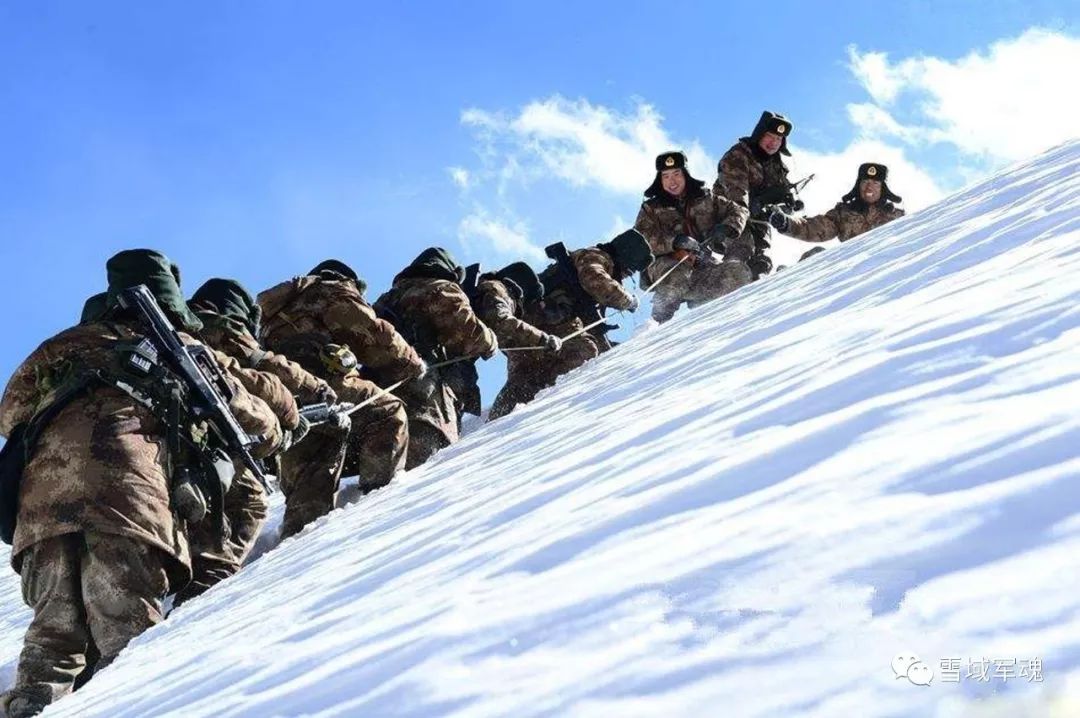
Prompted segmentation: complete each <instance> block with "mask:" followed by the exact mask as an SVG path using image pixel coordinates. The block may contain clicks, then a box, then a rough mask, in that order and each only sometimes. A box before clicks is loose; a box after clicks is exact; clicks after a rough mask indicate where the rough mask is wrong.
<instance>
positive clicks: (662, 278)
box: [642, 255, 690, 294]
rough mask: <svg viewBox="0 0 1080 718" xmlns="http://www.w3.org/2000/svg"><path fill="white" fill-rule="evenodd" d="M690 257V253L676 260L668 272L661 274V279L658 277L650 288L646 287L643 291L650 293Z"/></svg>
mask: <svg viewBox="0 0 1080 718" xmlns="http://www.w3.org/2000/svg"><path fill="white" fill-rule="evenodd" d="M688 259H690V255H686V256H685V257H683V258H682V259H680V260H679V261H678V262H676V263H675V264H674V265H672V267H671V269H669V270H667V271H666V272H664V273H663V274H661V275H660V278H659V279H657V280H656V281H655V282H653V283H652V284H651V285H649V288H648V289H644V290H642V291H644V292H645V293H646V294H648V293H649V292H651V291H652V290H654V289H656V285H658V284H660V282H662V281H664V280H665V279H667V278H668V276H669V275H670V274H671V273H672V272H674V271H675V270H676V269H678V268H679V265H680V264H682V263H683V262H685V261H686V260H688Z"/></svg>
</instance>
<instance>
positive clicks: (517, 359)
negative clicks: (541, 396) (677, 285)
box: [488, 233, 648, 420]
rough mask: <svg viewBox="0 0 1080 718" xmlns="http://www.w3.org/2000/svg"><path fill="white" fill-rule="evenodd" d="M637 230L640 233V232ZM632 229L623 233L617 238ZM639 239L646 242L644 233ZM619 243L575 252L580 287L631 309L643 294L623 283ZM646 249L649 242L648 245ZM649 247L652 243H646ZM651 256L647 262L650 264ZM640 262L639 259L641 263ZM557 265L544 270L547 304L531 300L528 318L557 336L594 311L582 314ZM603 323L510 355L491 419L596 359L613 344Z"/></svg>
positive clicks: (605, 303) (602, 303) (603, 303)
mask: <svg viewBox="0 0 1080 718" xmlns="http://www.w3.org/2000/svg"><path fill="white" fill-rule="evenodd" d="M635 234H637V233H635ZM624 236H628V233H627V234H624V235H620V237H619V238H617V239H616V241H618V240H620V239H621V238H622V237H624ZM638 237H639V239H638V241H639V242H641V243H642V244H643V245H644V244H645V243H644V241H643V240H642V239H640V235H638ZM612 245H613V243H607V244H601V245H598V246H596V247H589V248H586V249H579V250H576V251H574V252H571V253H570V260H571V262H572V263H573V266H574V270H575V272H576V275H577V276H576V279H577V282H578V284H579V285H580V288H581V289H582V290H584V292H585V294H586V295H588V296H589V297H590V298H591V299H592V300H593V301H594V302H595V303H596V304H597V305H599V307H601V308H603V307H610V308H612V309H617V310H627V309H631V308H633V307H635V306H636V304H637V300H636V299H634V297H633V295H631V294H630V293H629V292H627V291H626V290H625V289H623V286H622V281H621V278H622V276H623V274H624V273H626V274H628V273H629V271H628V269H629V268H628V269H627V270H621V271H620V270H619V269H617V268H616V260H615V256H616V250H615V248H614V247H613V246H612ZM643 249H644V246H643ZM645 251H646V252H647V249H645ZM647 265H648V262H647V261H646V262H644V266H647ZM635 266H636V265H635ZM556 274H557V267H556V266H552V267H549V268H548V269H547V270H545V271H544V272H543V273H542V274H541V275H540V277H541V279H542V280H543V282H544V287H545V292H546V293H545V296H544V306H543V308H540V307H538V306H535V305H530V306H529V307H528V308H527V310H526V312H525V315H524V320H525V321H526V322H527V323H528V324H531V325H532V326H534V327H536V328H537V329H539V330H541V331H543V332H547V333H548V334H552V335H554V336H557V337H566V336H569V335H570V334H574V333H575V332H578V331H580V330H581V329H583V328H584V327H585V326H587V325H588V324H590V323H592V321H593V319H592V317H586V316H582V315H581V313H580V311H579V308H580V304H579V302H578V301H576V299H575V297H574V296H573V292H572V288H569V287H567V286H565V284H564V283H562V282H560V281H558V280H556V279H555V276H556ZM604 331H605V330H604V328H603V327H599V328H596V329H593V330H591V331H589V332H585V333H584V334H578V335H577V336H575V337H573V338H571V339H568V340H566V341H564V342H563V343H562V347H561V348H560V349H559V351H557V352H550V351H544V352H511V353H510V354H509V355H508V356H507V359H506V384H505V385H504V386H503V388H502V389H501V390H500V391H499V394H498V396H496V397H495V402H494V403H493V404H492V406H491V412H490V413H489V414H488V419H489V420H493V419H498V418H500V417H502V416H505V415H507V414H509V413H510V412H511V411H513V409H514V407H515V406H517V405H518V404H527V403H528V402H530V401H532V400H533V399H534V398H536V395H537V394H538V393H539V392H540V391H541V390H542V389H545V388H547V387H549V386H554V385H555V382H556V381H557V380H558V378H559V377H560V376H562V375H563V374H567V373H569V372H571V371H573V370H574V369H577V368H578V367H579V366H581V365H582V364H584V363H585V362H587V361H589V360H590V359H595V358H596V357H597V356H599V355H600V353H601V352H603V351H607V350H608V349H610V348H611V343H610V342H609V341H608V339H607V337H605V336H604Z"/></svg>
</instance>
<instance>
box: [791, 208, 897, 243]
mask: <svg viewBox="0 0 1080 718" xmlns="http://www.w3.org/2000/svg"><path fill="white" fill-rule="evenodd" d="M903 216H904V210H902V209H900V208H899V207H896V206H894V205H893V204H892V203H891V202H879V203H877V204H871V205H865V204H863V203H862V202H838V203H837V204H836V206H835V207H833V208H832V209H830V210H829V211H828V212H826V213H825V214H819V215H817V216H814V217H792V218H791V220H790V221H789V223H788V228H787V230H786V231H785V232H784V234H788V235H790V236H792V237H795V238H796V239H801V240H803V241H805V242H828V241H829V240H830V239H835V238H837V237H839V238H840V241H841V242H846V241H848V240H849V239H851V238H852V237H857V236H859V235H860V234H863V233H865V232H869V231H870V230H871V229H874V228H875V227H880V226H881V225H883V224H887V223H888V222H892V221H893V220H894V219H899V218H900V217H903Z"/></svg>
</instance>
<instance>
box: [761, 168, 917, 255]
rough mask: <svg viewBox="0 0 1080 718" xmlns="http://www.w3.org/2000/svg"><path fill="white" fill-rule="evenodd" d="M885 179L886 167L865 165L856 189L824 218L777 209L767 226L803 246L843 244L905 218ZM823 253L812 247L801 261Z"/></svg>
mask: <svg viewBox="0 0 1080 718" xmlns="http://www.w3.org/2000/svg"><path fill="white" fill-rule="evenodd" d="M888 177H889V168H888V167H886V166H885V165H883V164H878V163H877V162H864V163H863V164H861V165H859V174H858V175H857V176H856V178H855V186H854V187H852V188H851V191H850V192H848V193H847V194H845V195H844V196H843V197H841V198H840V201H839V202H838V203H837V204H836V206H835V207H833V208H832V209H830V210H829V211H828V212H826V213H825V214H819V215H817V216H815V217H792V216H790V215H789V214H788V213H787V212H785V211H784V210H783V209H782V208H779V207H777V208H774V209H772V210H771V211H770V212H769V224H771V225H772V226H773V227H775V228H776V229H777V231H779V232H782V233H783V234H786V235H789V236H791V237H795V238H796V239H801V240H803V241H804V242H828V241H829V240H830V239H833V238H836V237H839V239H840V241H841V242H846V241H848V240H849V239H851V238H852V237H857V236H858V235H860V234H863V233H864V232H869V231H870V230H871V229H874V228H876V227H880V226H881V225H883V224H886V223H888V222H891V221H893V220H894V219H899V218H900V217H903V216H904V210H902V209H901V208H899V207H897V206H896V205H897V204H899V203H900V202H902V201H903V200H902V199H901V198H900V196H899V195H896V194H893V192H892V190H890V189H889V185H888V183H887V182H886V180H887V179H888ZM894 203H895V204H894ZM824 249H825V248H824V247H814V248H813V249H811V250H810V251H809V252H807V253H806V254H804V255H803V256H802V258H803V259H806V258H807V257H809V256H812V255H814V254H817V253H818V252H821V251H823V250H824Z"/></svg>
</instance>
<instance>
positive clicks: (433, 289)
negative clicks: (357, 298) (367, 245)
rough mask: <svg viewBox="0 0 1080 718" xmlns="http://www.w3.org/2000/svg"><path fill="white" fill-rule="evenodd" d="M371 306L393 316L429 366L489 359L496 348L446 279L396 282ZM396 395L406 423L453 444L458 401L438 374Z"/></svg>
mask: <svg viewBox="0 0 1080 718" xmlns="http://www.w3.org/2000/svg"><path fill="white" fill-rule="evenodd" d="M375 306H377V307H378V308H379V310H380V312H387V313H389V314H391V315H393V316H394V317H396V318H397V319H396V322H395V323H396V324H397V326H400V327H402V328H403V331H404V332H405V333H406V334H409V335H411V337H412V338H413V339H414V341H415V342H416V345H417V347H418V348H419V349H420V351H421V352H422V353H423V354H424V355H425V357H426V358H427V359H429V360H431V361H432V362H433V363H434V362H437V361H442V360H446V359H469V358H474V357H481V356H489V355H490V354H492V353H494V351H495V349H496V348H497V346H498V341H497V339H496V338H495V333H494V332H492V331H491V329H489V328H488V327H487V326H485V325H484V323H483V322H482V321H480V318H479V317H477V316H476V314H475V313H474V312H473V310H472V306H471V305H470V303H469V298H468V296H466V294H465V292H464V290H462V288H461V287H460V286H459V285H457V284H456V283H454V282H451V281H448V280H445V279H429V278H423V277H404V278H402V277H399V278H398V279H395V280H394V286H393V288H392V289H391V290H390V291H388V292H386V293H385V294H383V295H382V296H381V297H379V299H378V300H377V301H376V302H375ZM396 393H397V394H398V396H400V397H401V399H402V400H403V401H404V402H405V408H406V411H407V412H408V414H409V422H410V424H412V423H414V422H420V423H423V424H427V425H428V426H431V427H432V428H434V429H436V430H437V431H439V432H440V433H442V434H443V436H445V437H446V439H447V441H449V442H450V443H453V442H455V441H457V438H458V417H457V409H456V406H455V405H456V403H457V399H458V397H457V396H456V395H455V394H454V391H453V389H451V388H450V386H449V385H448V384H447V382H446V381H445V379H444V377H443V375H442V372H440V371H439V370H432V371H429V372H428V374H427V375H426V376H424V377H423V378H422V379H419V380H414V381H411V382H409V383H408V384H406V385H405V386H403V387H402V388H401V389H400V391H398V392H396Z"/></svg>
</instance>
